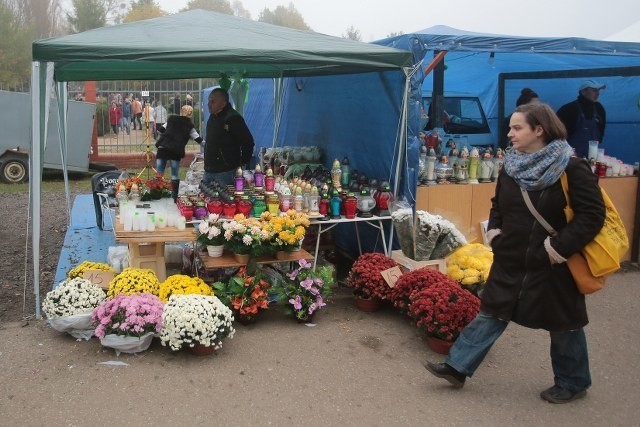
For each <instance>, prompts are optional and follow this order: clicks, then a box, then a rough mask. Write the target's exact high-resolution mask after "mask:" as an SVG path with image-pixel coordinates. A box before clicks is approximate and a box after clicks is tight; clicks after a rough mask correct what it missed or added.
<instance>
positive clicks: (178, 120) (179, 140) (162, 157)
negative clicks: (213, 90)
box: [156, 105, 204, 202]
mask: <svg viewBox="0 0 640 427" xmlns="http://www.w3.org/2000/svg"><path fill="white" fill-rule="evenodd" d="M191 116H193V107H191V106H190V105H184V106H183V107H182V108H181V109H180V115H179V116H169V119H168V121H167V126H166V127H162V126H159V127H158V130H159V131H160V133H161V135H160V138H158V141H156V148H158V153H157V154H156V169H157V171H158V172H159V173H161V174H164V170H165V168H166V167H167V162H171V187H172V193H173V201H174V202H175V201H176V199H177V197H178V187H179V185H180V160H182V158H183V157H184V156H185V151H184V147H185V146H186V145H187V143H188V142H189V139H193V140H194V141H195V142H197V143H198V144H202V143H204V141H203V140H202V138H201V137H200V135H199V134H198V131H196V129H195V128H194V127H193V122H192V121H191Z"/></svg>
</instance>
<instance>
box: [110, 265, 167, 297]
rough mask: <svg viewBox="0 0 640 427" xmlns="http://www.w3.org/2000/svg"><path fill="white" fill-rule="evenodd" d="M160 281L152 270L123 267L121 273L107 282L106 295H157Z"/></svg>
mask: <svg viewBox="0 0 640 427" xmlns="http://www.w3.org/2000/svg"><path fill="white" fill-rule="evenodd" d="M159 289H160V282H159V281H158V277H157V276H156V273H154V272H153V270H150V269H143V268H133V267H129V268H125V269H124V270H123V271H122V273H120V274H118V275H117V276H116V277H114V278H113V280H111V282H109V291H108V292H107V296H109V297H114V296H116V295H118V294H126V295H131V294H139V293H144V292H147V293H150V294H153V295H156V296H157V295H158V291H159Z"/></svg>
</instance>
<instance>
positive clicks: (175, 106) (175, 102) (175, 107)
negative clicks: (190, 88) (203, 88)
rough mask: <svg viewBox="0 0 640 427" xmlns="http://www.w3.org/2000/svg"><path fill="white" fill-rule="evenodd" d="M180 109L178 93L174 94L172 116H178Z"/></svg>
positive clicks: (180, 103) (180, 102)
mask: <svg viewBox="0 0 640 427" xmlns="http://www.w3.org/2000/svg"><path fill="white" fill-rule="evenodd" d="M180 108H182V100H181V99H180V93H179V92H176V95H175V96H174V97H173V114H180Z"/></svg>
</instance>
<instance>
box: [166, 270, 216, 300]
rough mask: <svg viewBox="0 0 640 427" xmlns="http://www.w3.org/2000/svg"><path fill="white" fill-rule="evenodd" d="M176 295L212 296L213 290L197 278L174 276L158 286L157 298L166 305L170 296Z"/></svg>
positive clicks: (181, 275) (182, 275)
mask: <svg viewBox="0 0 640 427" xmlns="http://www.w3.org/2000/svg"><path fill="white" fill-rule="evenodd" d="M177 294H198V295H213V290H212V289H211V287H210V286H209V285H207V284H206V283H205V282H204V280H202V279H201V278H199V277H190V276H187V275H184V274H174V275H173V276H169V277H167V280H165V281H164V282H162V283H161V284H160V289H159V290H158V297H159V298H160V300H161V301H162V302H164V303H166V302H167V301H169V298H170V297H171V295H177Z"/></svg>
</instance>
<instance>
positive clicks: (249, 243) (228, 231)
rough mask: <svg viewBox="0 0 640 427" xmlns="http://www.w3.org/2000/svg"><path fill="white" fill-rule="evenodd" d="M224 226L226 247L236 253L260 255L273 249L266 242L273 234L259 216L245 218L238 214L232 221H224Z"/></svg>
mask: <svg viewBox="0 0 640 427" xmlns="http://www.w3.org/2000/svg"><path fill="white" fill-rule="evenodd" d="M222 227H223V228H224V230H225V231H224V238H225V240H226V243H225V248H227V249H229V250H230V251H231V252H233V253H234V254H240V255H253V256H260V255H264V254H265V253H268V252H270V251H271V249H270V247H269V245H268V244H266V242H268V241H269V240H270V237H271V236H270V235H269V232H268V231H267V230H265V229H263V227H262V222H261V221H260V220H259V219H258V218H245V217H244V215H242V214H238V215H236V216H235V217H234V219H233V220H232V221H227V222H224V223H223V224H222Z"/></svg>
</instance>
